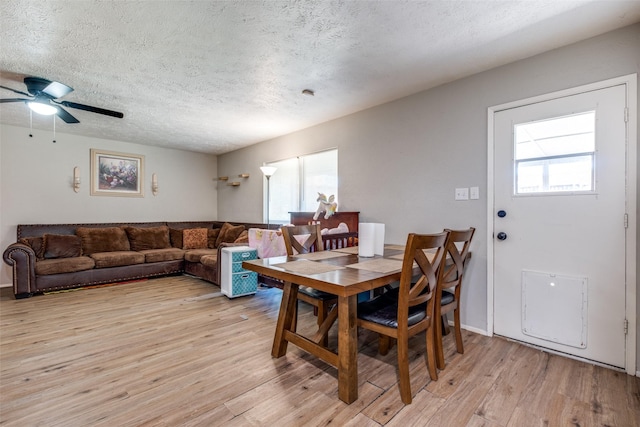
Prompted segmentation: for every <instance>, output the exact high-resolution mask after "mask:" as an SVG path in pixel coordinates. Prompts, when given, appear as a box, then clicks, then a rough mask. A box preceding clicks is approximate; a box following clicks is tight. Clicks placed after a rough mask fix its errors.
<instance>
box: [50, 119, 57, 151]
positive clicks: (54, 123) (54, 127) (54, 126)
mask: <svg viewBox="0 0 640 427" xmlns="http://www.w3.org/2000/svg"><path fill="white" fill-rule="evenodd" d="M51 117H53V143H54V144H55V143H56V115H55V114H54V115H52V116H51Z"/></svg>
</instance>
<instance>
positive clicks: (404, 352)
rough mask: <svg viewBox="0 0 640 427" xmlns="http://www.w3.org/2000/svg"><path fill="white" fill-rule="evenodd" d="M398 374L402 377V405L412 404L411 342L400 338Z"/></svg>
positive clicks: (405, 338)
mask: <svg viewBox="0 0 640 427" xmlns="http://www.w3.org/2000/svg"><path fill="white" fill-rule="evenodd" d="M398 372H399V375H400V381H399V382H400V397H401V398H402V403H404V404H405V405H408V404H410V403H411V381H410V379H409V340H408V339H407V337H404V339H401V338H400V337H398Z"/></svg>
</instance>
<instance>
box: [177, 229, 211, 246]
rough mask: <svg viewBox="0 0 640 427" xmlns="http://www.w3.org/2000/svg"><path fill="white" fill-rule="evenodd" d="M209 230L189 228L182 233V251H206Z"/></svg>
mask: <svg viewBox="0 0 640 427" xmlns="http://www.w3.org/2000/svg"><path fill="white" fill-rule="evenodd" d="M206 248H207V229H206V228H187V229H186V230H183V231H182V249H184V250H187V249H206Z"/></svg>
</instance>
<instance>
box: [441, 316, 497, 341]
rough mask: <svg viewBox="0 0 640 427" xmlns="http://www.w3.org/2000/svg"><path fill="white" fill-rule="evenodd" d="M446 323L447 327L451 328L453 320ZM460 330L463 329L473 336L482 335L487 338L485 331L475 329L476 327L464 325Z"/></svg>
mask: <svg viewBox="0 0 640 427" xmlns="http://www.w3.org/2000/svg"><path fill="white" fill-rule="evenodd" d="M447 323H449V326H451V327H453V320H448V321H447ZM460 329H464V330H465V331H469V332H473V333H474V334H480V335H484V336H485V337H488V336H489V334H488V333H487V331H485V330H484V329H480V328H476V327H473V326H469V325H465V324H462V325H460Z"/></svg>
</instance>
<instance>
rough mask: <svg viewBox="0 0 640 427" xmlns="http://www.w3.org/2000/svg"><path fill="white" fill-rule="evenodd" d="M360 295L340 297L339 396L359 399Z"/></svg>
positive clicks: (349, 399)
mask: <svg viewBox="0 0 640 427" xmlns="http://www.w3.org/2000/svg"><path fill="white" fill-rule="evenodd" d="M357 303H358V295H352V296H350V297H338V396H339V397H340V400H342V401H343V402H345V403H353V402H354V401H356V400H357V399H358V322H357Z"/></svg>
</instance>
